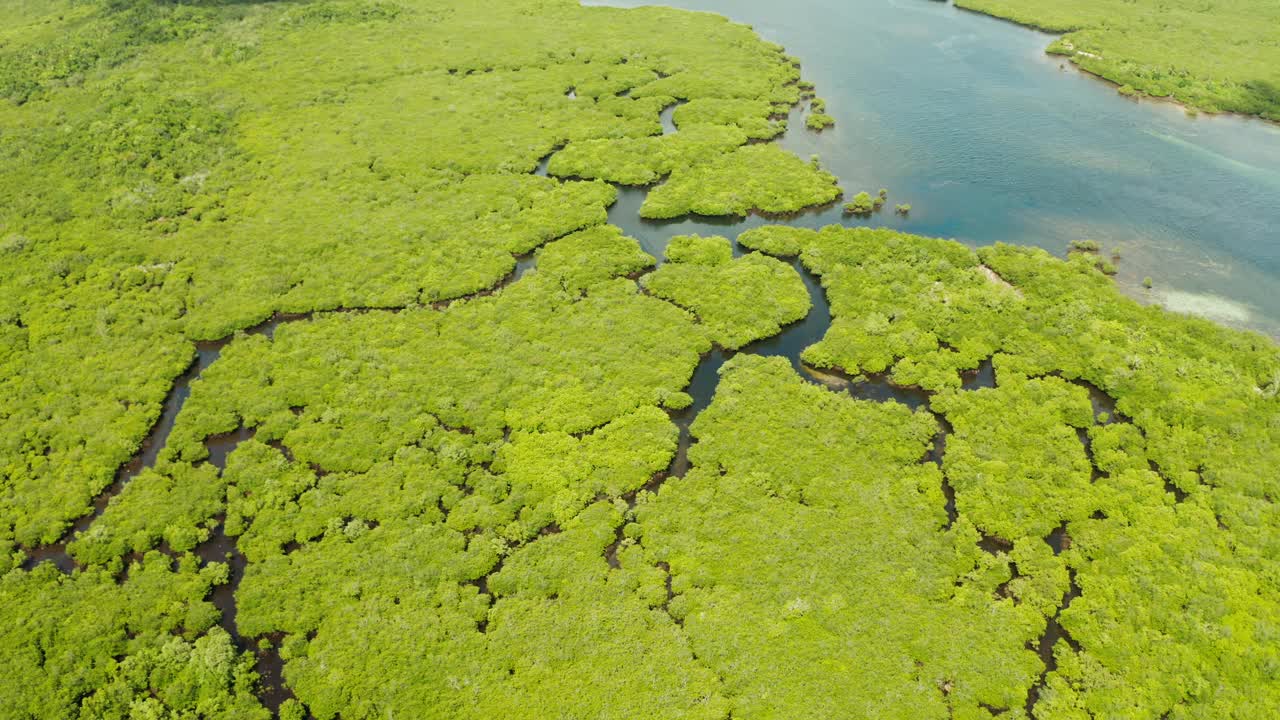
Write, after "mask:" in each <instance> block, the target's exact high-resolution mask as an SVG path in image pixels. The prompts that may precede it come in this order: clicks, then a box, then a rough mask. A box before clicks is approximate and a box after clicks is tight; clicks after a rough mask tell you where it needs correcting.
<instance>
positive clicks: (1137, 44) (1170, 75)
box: [956, 0, 1280, 122]
mask: <svg viewBox="0 0 1280 720" xmlns="http://www.w3.org/2000/svg"><path fill="white" fill-rule="evenodd" d="M956 7H960V8H964V9H966V10H974V11H977V12H980V13H984V14H987V15H993V16H995V17H999V18H1004V19H1007V20H1012V21H1013V22H1016V23H1020V24H1022V25H1028V26H1031V27H1034V28H1038V29H1041V30H1045V31H1048V32H1054V33H1065V34H1064V35H1063V37H1062V38H1060V39H1058V40H1055V41H1054V42H1053V43H1052V44H1050V45H1049V49H1048V52H1050V53H1052V54H1055V55H1063V56H1065V57H1068V58H1070V59H1071V61H1072V62H1073V63H1075V64H1076V65H1078V66H1079V67H1081V68H1082V69H1084V70H1086V71H1088V72H1090V73H1093V74H1094V75H1099V76H1101V77H1103V78H1106V79H1107V80H1110V81H1112V82H1114V83H1116V84H1117V85H1119V86H1121V91H1122V92H1126V93H1128V94H1134V93H1141V94H1144V95H1150V96H1152V97H1161V98H1171V99H1173V100H1176V101H1178V102H1180V103H1183V104H1185V105H1187V106H1188V107H1191V108H1196V109H1200V110H1205V111H1208V112H1234V113H1242V114H1245V115H1258V116H1260V117H1264V118H1267V119H1268V120H1273V121H1277V122H1280V7H1278V6H1277V5H1276V4H1275V3H1272V2H1267V0H1219V1H1218V2H1213V3H1203V2H1199V1H1198V0H1168V1H1167V2H1162V3H1159V4H1149V3H1134V2H1126V0H1084V1H1083V2H1071V3H1061V2H1052V1H1051V0H956Z"/></svg>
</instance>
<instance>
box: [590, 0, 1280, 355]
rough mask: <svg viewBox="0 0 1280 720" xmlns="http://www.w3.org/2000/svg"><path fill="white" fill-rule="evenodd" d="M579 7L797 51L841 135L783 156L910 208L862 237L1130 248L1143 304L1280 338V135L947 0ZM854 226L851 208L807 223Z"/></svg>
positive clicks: (1125, 260) (707, 0) (1126, 252)
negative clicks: (1089, 66) (661, 16)
mask: <svg viewBox="0 0 1280 720" xmlns="http://www.w3.org/2000/svg"><path fill="white" fill-rule="evenodd" d="M584 4H588V5H613V6H619V7H634V6H638V5H646V4H660V5H669V6H673V7H680V8H685V9H690V10H705V11H711V12H716V13H720V14H722V15H726V16H728V17H729V18H730V19H732V20H734V21H737V22H742V23H747V24H750V25H752V26H753V27H754V28H755V29H756V31H757V32H759V33H760V34H761V35H762V36H764V37H765V38H766V39H768V40H771V41H774V42H777V43H780V44H782V45H783V46H785V47H786V48H787V52H788V53H790V54H792V55H795V56H797V57H799V58H800V60H801V61H802V62H803V70H802V71H803V73H804V76H805V79H807V80H811V81H814V82H815V83H816V84H817V89H818V95H819V96H821V97H823V98H824V99H825V100H826V101H827V113H828V114H830V115H832V116H833V117H834V118H835V120H836V125H835V127H833V128H830V129H828V130H826V131H824V132H822V133H813V132H809V131H806V130H804V124H803V115H802V114H801V113H793V115H792V118H791V122H790V124H789V126H790V127H791V131H790V132H788V133H787V134H786V136H785V137H784V138H783V139H782V141H781V143H782V145H783V146H784V147H786V148H788V149H790V150H792V151H794V152H795V153H797V154H798V155H799V156H800V157H809V155H811V154H817V155H819V157H821V159H822V162H823V165H824V166H825V167H826V168H827V169H829V170H830V171H832V172H833V173H835V174H836V175H837V176H838V177H839V178H840V180H841V183H842V187H843V188H844V189H845V190H846V193H847V194H853V193H856V192H858V191H860V190H868V191H870V192H875V190H876V189H877V188H880V187H885V188H888V189H889V191H890V193H889V203H890V206H892V204H895V203H902V202H907V203H911V204H912V211H911V214H910V216H909V217H907V218H903V217H900V216H895V215H894V214H892V213H888V212H881V213H879V214H876V215H874V216H872V217H871V218H870V219H869V220H867V221H864V222H865V223H868V224H872V225H885V226H890V227H894V228H899V229H901V230H903V231H906V232H913V233H918V234H921V235H931V236H936V237H950V238H956V239H958V240H961V241H963V242H966V243H971V244H977V245H986V244H990V243H993V242H1009V243H1018V244H1029V245H1038V246H1041V247H1044V248H1046V249H1048V250H1050V251H1051V252H1055V253H1059V254H1062V253H1064V252H1065V250H1066V247H1067V244H1068V243H1069V242H1070V241H1071V240H1077V239H1082V238H1092V239H1096V240H1097V241H1099V242H1100V243H1101V244H1102V246H1103V247H1104V248H1106V249H1107V250H1110V249H1111V248H1119V249H1120V251H1121V255H1122V260H1121V262H1120V264H1119V267H1120V273H1119V275H1118V276H1117V281H1118V282H1119V283H1120V284H1121V286H1122V287H1123V288H1125V289H1126V291H1128V292H1129V293H1130V294H1132V295H1134V296H1135V297H1137V298H1139V299H1142V300H1144V301H1149V302H1159V303H1162V304H1164V305H1166V306H1168V307H1171V308H1173V309H1176V310H1179V311H1185V312H1194V313H1197V314H1201V315H1204V316H1207V317H1211V318H1213V319H1217V320H1221V321H1224V322H1227V323H1230V324H1234V325H1240V326H1245V327H1253V328H1258V329H1261V330H1263V331H1265V332H1269V333H1271V334H1273V335H1280V203H1277V202H1276V198H1278V197H1280V127H1278V126H1275V125H1270V124H1266V123H1263V122H1260V121H1253V120H1247V119H1243V118H1238V117H1214V116H1208V115H1203V114H1202V115H1200V116H1198V117H1194V118H1192V117H1188V116H1187V115H1186V113H1184V112H1183V111H1182V110H1181V109H1180V108H1178V107H1176V106H1174V105H1172V104H1169V103H1163V102H1157V101H1142V102H1139V101H1135V100H1132V99H1128V98H1124V97H1122V96H1120V95H1118V94H1117V93H1116V91H1115V88H1114V87H1112V86H1111V85H1109V84H1108V83H1105V82H1102V81H1100V80H1098V79H1096V78H1093V77H1091V76H1088V75H1086V74H1084V73H1081V72H1078V71H1076V70H1074V69H1072V68H1073V66H1071V65H1070V63H1066V65H1065V67H1064V66H1063V63H1064V61H1063V60H1061V59H1060V58H1053V57H1050V56H1047V55H1045V53H1044V48H1045V47H1046V46H1047V45H1048V44H1049V42H1050V41H1051V40H1052V39H1053V36H1050V35H1046V34H1044V33H1039V32H1035V31H1031V30H1028V29H1025V28H1021V27H1018V26H1016V25H1013V24H1011V23H1007V22H1003V21H1000V20H996V19H994V18H990V17H986V16H983V15H978V14H975V13H969V12H964V11H961V10H958V9H956V8H955V7H952V6H951V5H949V4H948V3H945V2H935V1H933V0H794V1H793V2H776V0H663V1H662V2H652V1H646V0H607V1H604V2H602V1H600V0H588V2H586V3H584ZM629 217H631V218H635V217H636V216H635V215H634V214H631V215H630V216H629ZM841 222H844V219H843V218H842V217H841V216H840V212H839V209H838V208H836V209H832V210H828V211H827V212H825V213H819V214H817V215H813V216H807V217H805V218H802V219H800V220H799V224H802V225H806V226H810V227H819V226H822V225H826V224H830V223H841ZM748 224H750V223H748ZM624 227H626V229H628V231H630V230H631V227H629V226H627V225H624ZM1144 276H1150V277H1151V278H1152V279H1153V280H1154V281H1155V285H1154V288H1153V289H1152V290H1145V289H1143V288H1142V286H1141V281H1142V278H1143V277H1144Z"/></svg>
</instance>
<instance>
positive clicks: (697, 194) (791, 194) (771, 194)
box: [640, 145, 840, 219]
mask: <svg viewBox="0 0 1280 720" xmlns="http://www.w3.org/2000/svg"><path fill="white" fill-rule="evenodd" d="M839 197H840V188H839V187H837V186H836V177H835V176H834V175H832V174H831V173H828V172H825V171H823V170H821V169H820V168H817V167H814V166H813V164H812V163H806V162H805V161H803V160H801V159H800V158H798V157H796V156H795V155H792V154H791V153H789V152H786V151H785V150H782V149H781V148H779V147H777V146H776V145H747V146H745V147H741V148H738V149H737V150H734V151H733V152H730V153H727V154H725V155H721V156H720V157H718V158H716V159H714V160H711V161H709V162H707V163H703V164H700V165H694V166H692V167H690V168H689V169H688V170H686V171H682V172H673V173H672V174H671V177H670V178H668V179H667V182H665V183H663V184H662V185H659V186H658V187H656V188H654V189H653V191H652V192H650V193H649V197H648V198H646V199H645V201H644V205H643V206H642V207H641V208H640V216H641V217H645V218H650V219H664V218H674V217H680V216H682V215H687V214H690V213H693V214H695V215H747V214H748V213H750V212H752V211H759V212H764V213H773V214H780V213H792V212H796V211H799V210H803V209H804V208H807V207H811V206H814V205H822V204H825V203H829V202H832V201H834V200H835V199H837V198H839Z"/></svg>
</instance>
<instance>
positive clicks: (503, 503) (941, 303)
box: [0, 0, 1280, 720]
mask: <svg viewBox="0 0 1280 720" xmlns="http://www.w3.org/2000/svg"><path fill="white" fill-rule="evenodd" d="M799 77H800V76H799V69H798V65H797V63H796V61H795V60H794V59H793V58H790V57H788V56H787V55H785V54H783V52H782V49H781V48H779V47H777V46H774V45H771V44H769V43H766V42H764V41H762V40H761V39H760V38H759V37H758V36H756V35H755V34H754V33H753V32H752V31H751V30H750V29H749V28H746V27H743V26H739V25H734V24H731V23H728V22H726V21H725V20H724V19H723V18H719V17H716V16H713V15H708V14H697V13H685V12H677V11H673V10H667V9H660V8H644V9H637V10H626V11H624V10H616V9H609V8H584V7H580V6H579V5H578V4H577V3H576V2H573V1H571V0H504V1H503V2H497V1H496V0H320V1H318V2H303V3H252V2H228V3H221V2H199V3H154V2H144V1H143V0H110V1H105V0H103V1H98V0H93V1H89V2H84V1H80V0H31V1H30V2H23V3H10V4H8V5H5V6H4V7H0V97H2V98H3V100H0V127H2V128H4V130H3V132H2V133H0V157H3V158H4V160H5V165H4V170H3V171H0V259H2V260H3V262H0V288H2V289H3V292H2V293H0V391H2V393H0V397H2V398H3V399H2V400H0V607H2V608H4V611H3V617H4V622H0V669H2V670H4V673H3V674H2V675H0V697H2V698H4V702H0V718H2V719H4V720H8V719H9V718H15V719H18V718H21V719H23V720H25V719H27V718H77V717H79V718H86V719H87V718H125V717H129V718H135V717H136V718H163V719H166V720H167V719H169V718H173V719H177V718H184V719H190V718H227V719H228V720H230V719H231V718H260V717H261V718H265V717H270V716H271V715H272V714H273V712H272V711H273V710H275V709H276V706H277V705H278V706H279V708H278V716H279V717H282V718H289V719H290V720H292V719H294V718H298V719H300V718H305V717H315V718H320V719H321V720H329V719H330V718H335V717H339V716H340V717H342V718H344V719H346V720H353V719H357V720H358V719H361V718H370V719H372V718H385V717H421V718H477V719H478V718H570V717H592V718H635V717H662V718H706V719H708V720H711V719H724V718H741V719H747V718H774V717H788V718H792V717H796V718H799V717H824V718H826V717H851V718H881V717H904V718H921V719H928V720H943V719H944V718H970V719H974V718H990V717H996V716H999V717H1007V718H1025V717H1034V718H1037V719H1038V720H1047V719H1048V718H1071V719H1074V718H1082V717H1133V718H1151V719H1153V720H1154V719H1156V718H1164V717H1168V718H1228V717H1230V718H1250V719H1252V718H1259V717H1271V716H1277V715H1280V676H1278V675H1277V668H1280V656H1278V652H1280V651H1278V650H1277V643H1276V642H1275V638H1276V637H1277V635H1278V634H1280V585H1278V583H1280V565H1278V564H1277V563H1280V512H1277V509H1276V504H1275V498H1276V497H1277V493H1280V488H1278V487H1277V485H1278V483H1280V478H1278V477H1277V475H1276V471H1275V469H1276V468H1277V467H1280V397H1278V396H1280V350H1278V349H1277V347H1276V345H1275V344H1274V342H1272V341H1271V340H1269V339H1267V338H1264V337H1261V336H1259V335H1255V334H1249V333H1244V332H1239V331H1236V330H1230V329H1226V328H1223V327H1219V326H1216V325H1213V324H1210V323H1208V322H1205V321H1200V320H1193V319H1188V318H1185V317H1180V316H1175V315H1171V314H1169V313H1166V312H1164V311H1162V310H1160V309H1157V308H1150V307H1143V306H1141V305H1139V304H1137V303H1135V302H1133V301H1131V300H1129V299H1126V298H1124V297H1123V296H1121V295H1120V294H1119V293H1118V292H1117V290H1116V288H1115V286H1114V284H1113V283H1112V281H1111V280H1110V279H1109V278H1108V277H1106V276H1105V275H1104V274H1103V273H1102V272H1100V270H1099V268H1098V266H1097V264H1096V262H1095V260H1096V259H1095V258H1090V257H1086V256H1083V255H1078V256H1075V257H1071V258H1067V259H1059V258H1055V257H1052V256H1050V255H1048V254H1047V253H1044V252H1043V251H1038V250H1031V249H1028V248H1021V247H1013V246H1004V245H997V246H994V247H988V248H981V249H977V250H975V249H972V248H968V247H965V246H963V245H960V244H958V243H955V242H951V241H944V240H936V239H930V238H922V237H915V236H908V235H903V234H900V233H895V232H892V231H889V230H884V229H869V228H856V229H850V228H843V227H837V226H833V227H829V228H825V229H823V230H808V229H799V228H792V227H787V226H782V225H772V226H764V227H758V228H756V229H753V230H749V231H746V232H744V233H743V234H742V235H741V236H740V237H739V238H738V240H737V241H736V243H735V242H734V241H731V240H729V239H727V238H724V237H718V236H716V237H701V236H689V235H686V236H682V237H676V238H673V239H671V240H670V242H669V243H668V245H667V246H666V250H665V253H664V257H663V262H662V263H661V264H660V265H659V262H658V259H657V258H655V257H653V256H651V255H649V254H648V253H646V252H645V251H644V250H643V249H642V248H641V246H640V244H639V243H638V242H637V241H636V240H634V239H632V238H630V237H627V236H625V235H624V234H623V233H622V231H621V230H619V229H618V228H616V227H613V226H611V225H608V224H607V219H608V215H607V208H608V207H609V206H610V205H611V204H612V203H613V202H614V201H615V198H616V196H617V190H616V189H615V188H614V187H613V186H611V185H610V184H609V183H621V184H636V185H654V187H653V188H652V189H651V190H650V191H649V192H648V196H647V198H646V200H645V204H644V206H643V209H642V213H643V214H644V215H646V216H648V217H653V218H676V217H684V216H686V215H689V214H691V213H692V214H702V215H724V216H736V215H744V214H748V213H751V212H753V211H763V212H768V213H789V212H794V211H798V210H801V209H804V208H807V207H812V206H816V205H823V204H826V203H830V202H832V201H834V200H835V199H837V198H838V197H839V195H840V189H839V188H838V187H837V185H836V180H835V178H834V177H832V176H831V175H829V174H827V173H825V172H824V171H822V170H821V168H820V164H819V163H817V162H814V161H805V160H801V159H800V158H798V157H795V156H794V155H791V154H789V153H788V152H786V151H784V150H782V149H781V148H780V147H778V146H777V145H775V144H769V143H767V142H763V141H767V140H769V139H772V138H775V137H777V135H778V134H780V133H781V132H782V131H783V130H784V129H785V126H784V125H783V121H782V120H781V119H780V117H781V116H782V114H784V113H785V112H786V111H787V110H788V109H789V108H791V107H793V106H794V105H795V104H796V103H797V102H799V101H801V99H802V97H808V96H811V95H812V86H811V85H810V84H808V83H802V82H801V81H800V80H799ZM673 108H674V109H673ZM821 109H825V108H820V107H818V108H815V111H818V110H821ZM663 112H669V113H670V115H671V118H672V121H673V122H674V124H675V126H676V127H677V129H678V132H674V133H671V132H668V133H666V134H663V122H662V121H660V117H665V116H660V113H663ZM667 129H668V130H670V128H667ZM544 161H545V165H544V164H543V162H544ZM544 170H545V173H544V172H543V171H544ZM656 183H661V184H656ZM656 226H657V225H655V227H656ZM672 234H674V232H673V233H672ZM771 256H781V257H798V264H793V263H788V262H783V261H781V260H779V259H777V258H776V257H771ZM793 262H794V261H793ZM655 266H658V267H657V268H656V269H654V267H655ZM797 268H803V269H804V270H805V271H807V273H812V276H813V277H817V278H818V279H819V280H820V281H821V285H822V290H823V292H824V293H825V299H826V301H828V302H829V304H830V317H828V313H827V312H825V311H824V310H825V306H824V305H822V304H821V303H820V302H819V301H820V300H822V297H823V296H822V295H819V294H817V292H816V286H815V294H814V295H813V296H810V294H809V291H808V289H807V287H806V282H810V283H812V282H813V277H811V276H810V275H808V274H806V275H803V276H802V275H801V273H799V272H798V270H797ZM811 297H812V301H811ZM815 303H817V304H818V305H819V308H820V309H814V308H813V307H811V306H812V305H814V304H815ZM801 321H802V322H801ZM815 324H816V325H817V326H819V328H820V330H819V332H821V333H822V337H821V339H820V340H818V341H817V342H813V343H808V342H807V341H806V343H796V345H798V347H795V348H794V351H791V350H787V351H785V352H783V354H786V353H790V354H789V356H788V357H787V358H779V357H771V358H765V357H759V356H756V355H755V354H754V353H756V352H760V353H764V352H765V349H763V346H766V345H768V343H769V342H773V340H770V338H778V337H779V336H783V337H785V338H790V339H792V340H794V338H795V337H796V335H795V331H796V330H797V329H801V330H805V331H806V332H807V331H808V330H810V329H812V328H813V326H814V325H815ZM800 337H803V338H813V337H817V334H816V333H815V334H812V335H800ZM761 341H764V342H761ZM779 342H780V341H779ZM805 344H808V346H807V347H803V345H805ZM781 345H785V343H781V342H780V346H781ZM786 347H790V346H786ZM753 348H754V350H753ZM775 350H776V348H774V349H772V350H770V352H771V353H773V352H774V351H775ZM801 350H803V354H802V355H801ZM779 352H781V351H779ZM801 357H802V358H803V361H804V363H805V365H804V366H803V367H804V368H807V374H803V375H802V374H800V373H798V372H797V371H796V368H798V367H801V363H800V360H801ZM788 360H790V361H792V362H788ZM975 371H979V374H978V377H982V378H986V379H985V380H982V381H975ZM984 373H985V374H984ZM806 380H812V382H806ZM983 385H985V387H978V386H983ZM885 388H888V389H889V391H886V390H885ZM975 388H977V389H975ZM895 396H896V397H909V398H911V403H912V404H911V406H908V405H907V404H904V403H902V402H896V401H894V400H893V399H892V398H893V397H895ZM281 667H282V670H280V671H279V673H277V669H279V668H281ZM276 674H279V675H280V677H278V678H277V677H275V675H276ZM277 683H279V684H280V687H279V688H278V689H273V688H271V687H269V686H270V685H274V684H277Z"/></svg>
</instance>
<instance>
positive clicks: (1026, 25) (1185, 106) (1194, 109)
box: [948, 0, 1280, 128]
mask: <svg viewBox="0 0 1280 720" xmlns="http://www.w3.org/2000/svg"><path fill="white" fill-rule="evenodd" d="M948 4H949V5H950V6H951V7H952V8H955V9H956V10H959V11H961V12H966V13H971V14H973V15H981V16H983V17H986V18H991V19H993V20H998V21H1000V22H1005V23H1009V24H1010V25H1015V26H1017V27H1020V28H1023V29H1024V30H1031V31H1034V32H1038V33H1041V34H1042V35H1051V36H1054V37H1055V38H1057V39H1062V38H1063V37H1064V36H1066V35H1067V34H1068V33H1073V32H1077V31H1079V30H1084V29H1085V28H1082V27H1072V28H1067V29H1052V28H1049V27H1046V26H1043V25H1037V24H1036V23H1034V22H1030V21H1025V22H1024V21H1022V20H1015V19H1013V18H1008V17H1001V16H1000V15H993V14H991V13H989V12H986V11H984V10H979V9H977V8H970V7H964V6H962V5H957V4H955V2H954V0H953V1H952V2H950V3H948ZM1042 52H1043V53H1044V54H1045V55H1047V56H1050V57H1060V58H1064V59H1066V60H1068V61H1070V63H1071V66H1072V67H1073V68H1075V69H1076V70H1079V71H1080V72H1082V73H1084V74H1086V75H1088V76H1090V77H1092V78H1094V79H1096V80H1101V81H1103V82H1105V83H1107V84H1109V85H1111V86H1112V87H1113V88H1116V89H1117V90H1118V89H1119V88H1120V87H1123V85H1124V84H1123V83H1120V82H1117V81H1115V80H1112V79H1111V78H1109V77H1107V76H1106V75H1102V74H1101V73H1097V72H1094V71H1092V70H1090V69H1088V68H1085V67H1082V66H1081V65H1080V63H1078V62H1076V53H1074V52H1073V53H1072V54H1071V55H1063V54H1061V53H1051V52H1049V49H1048V47H1046V48H1045V49H1044V50H1043V51H1042ZM1131 87H1132V86H1131ZM1134 90H1135V91H1136V93H1135V94H1134V95H1130V96H1126V97H1128V98H1129V99H1131V100H1135V101H1137V102H1141V101H1143V100H1149V101H1153V102H1159V103H1163V104H1168V105H1173V106H1175V107H1178V108H1181V109H1182V111H1183V112H1184V113H1185V114H1186V115H1187V117H1188V118H1195V117H1197V116H1199V115H1206V116H1208V117H1234V118H1239V119H1241V120H1257V121H1259V122H1262V123H1264V124H1266V125H1269V126H1271V127H1276V128H1280V119H1272V118H1269V117H1266V116H1263V115H1251V114H1249V113H1242V112H1238V111H1235V110H1206V109H1204V108H1202V107H1199V106H1197V105H1192V104H1190V103H1187V102H1184V101H1182V100H1178V99H1177V98H1175V97H1174V96H1172V95H1150V94H1148V93H1146V92H1145V91H1143V90H1142V89H1141V88H1134ZM1116 94H1120V93H1119V92H1117V93H1116Z"/></svg>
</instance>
